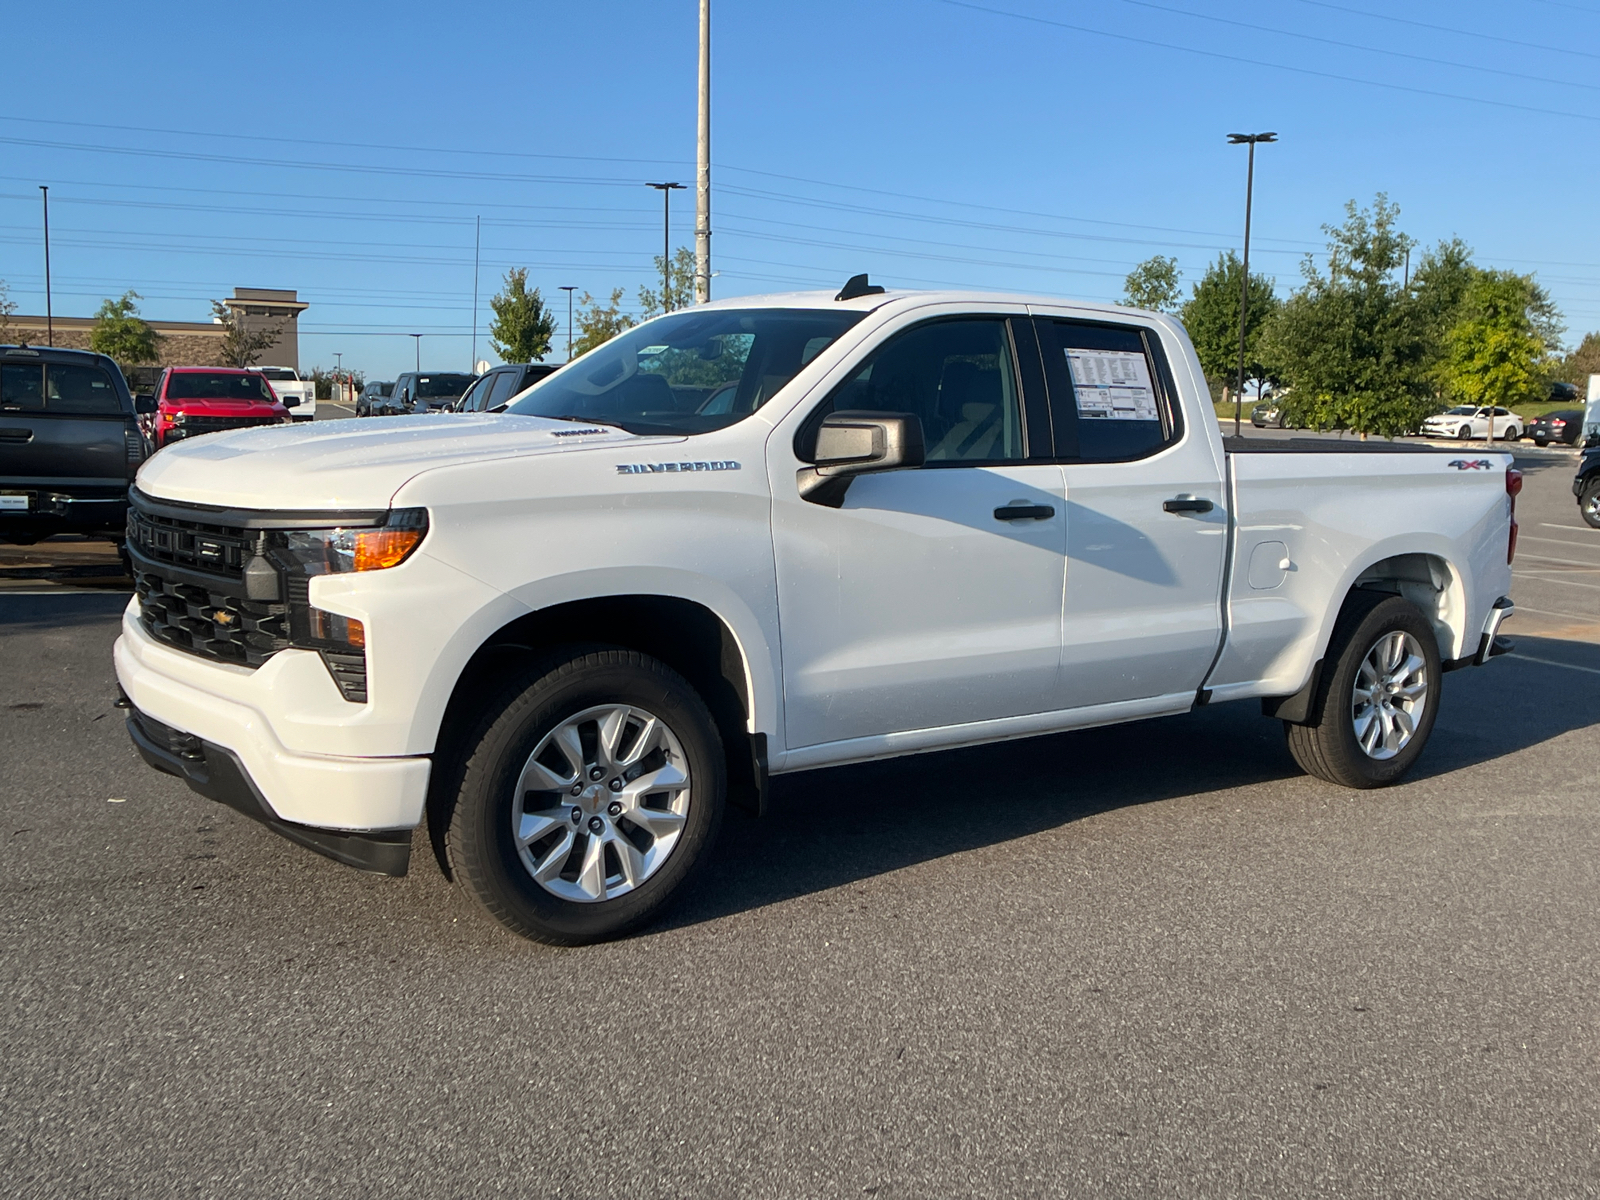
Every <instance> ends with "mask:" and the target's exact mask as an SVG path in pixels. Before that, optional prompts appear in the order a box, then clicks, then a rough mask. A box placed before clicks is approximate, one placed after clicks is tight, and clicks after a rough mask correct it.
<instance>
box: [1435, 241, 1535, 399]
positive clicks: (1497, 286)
mask: <svg viewBox="0 0 1600 1200" xmlns="http://www.w3.org/2000/svg"><path fill="white" fill-rule="evenodd" d="M1540 290H1542V289H1539V288H1538V286H1537V285H1536V284H1535V283H1534V282H1533V280H1532V279H1530V278H1528V277H1527V276H1525V275H1518V274H1516V273H1514V272H1511V271H1479V272H1478V273H1477V277H1476V278H1474V279H1473V281H1472V282H1471V283H1470V284H1468V286H1467V290H1466V293H1465V295H1463V296H1462V300H1461V315H1460V318H1459V319H1458V320H1457V321H1456V323H1455V324H1454V325H1453V326H1451V328H1450V331H1449V332H1448V333H1447V334H1446V335H1445V339H1444V340H1445V352H1446V353H1445V360H1444V364H1443V369H1442V371H1441V373H1440V378H1441V379H1442V380H1443V382H1444V386H1445V391H1446V394H1447V395H1448V396H1449V397H1450V399H1452V400H1454V401H1455V402H1456V403H1458V404H1477V405H1490V404H1501V405H1507V406H1509V405H1513V404H1518V403H1522V402H1526V401H1538V400H1543V399H1544V398H1545V392H1546V388H1547V384H1548V378H1549V372H1548V370H1547V369H1546V364H1545V341H1544V337H1543V335H1542V334H1541V333H1540V331H1539V327H1538V324H1537V323H1536V319H1535V316H1534V312H1535V307H1536V303H1537V297H1536V295H1535V293H1536V292H1537V291H1540Z"/></svg>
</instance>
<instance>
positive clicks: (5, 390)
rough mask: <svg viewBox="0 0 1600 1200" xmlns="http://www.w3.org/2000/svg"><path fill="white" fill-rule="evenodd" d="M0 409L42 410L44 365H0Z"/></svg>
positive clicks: (34, 363) (9, 410)
mask: <svg viewBox="0 0 1600 1200" xmlns="http://www.w3.org/2000/svg"><path fill="white" fill-rule="evenodd" d="M0 410H3V411H7V412H19V411H20V412H43V411H44V366H43V365H42V364H40V363H36V362H31V363H6V364H5V365H4V366H0Z"/></svg>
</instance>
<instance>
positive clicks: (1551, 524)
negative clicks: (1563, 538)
mask: <svg viewBox="0 0 1600 1200" xmlns="http://www.w3.org/2000/svg"><path fill="white" fill-rule="evenodd" d="M1539 525H1540V526H1541V527H1542V528H1544V529H1576V530H1577V531H1578V532H1579V533H1593V532H1594V530H1592V529H1590V528H1589V527H1588V526H1587V525H1559V524H1557V523H1556V522H1555V521H1540V522H1539Z"/></svg>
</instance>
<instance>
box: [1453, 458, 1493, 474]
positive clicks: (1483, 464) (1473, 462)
mask: <svg viewBox="0 0 1600 1200" xmlns="http://www.w3.org/2000/svg"><path fill="white" fill-rule="evenodd" d="M1450 466H1452V467H1454V468H1455V469H1456V470H1458V471H1487V470H1489V469H1490V468H1491V467H1493V466H1494V464H1493V463H1492V462H1490V461H1489V460H1488V459H1487V458H1452V459H1451V460H1450Z"/></svg>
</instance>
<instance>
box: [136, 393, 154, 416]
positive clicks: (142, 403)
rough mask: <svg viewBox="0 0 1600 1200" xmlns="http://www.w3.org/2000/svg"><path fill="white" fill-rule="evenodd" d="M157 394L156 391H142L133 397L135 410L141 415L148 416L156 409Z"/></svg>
mask: <svg viewBox="0 0 1600 1200" xmlns="http://www.w3.org/2000/svg"><path fill="white" fill-rule="evenodd" d="M156 408H157V405H156V394H155V393H154V392H140V393H139V394H138V395H137V396H135V397H134V398H133V411H134V412H136V413H138V414H139V415H140V416H147V415H149V414H150V413H153V412H155V411H156Z"/></svg>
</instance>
